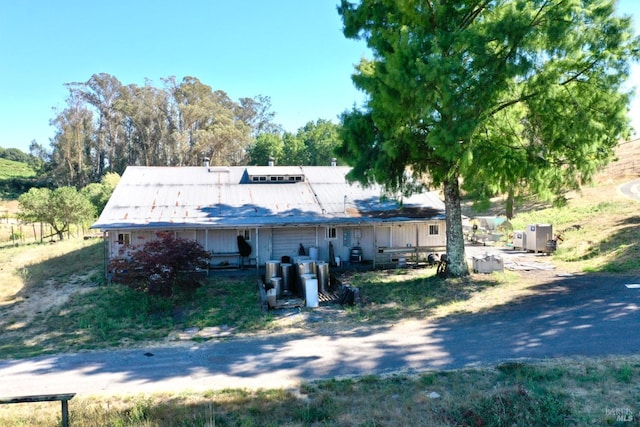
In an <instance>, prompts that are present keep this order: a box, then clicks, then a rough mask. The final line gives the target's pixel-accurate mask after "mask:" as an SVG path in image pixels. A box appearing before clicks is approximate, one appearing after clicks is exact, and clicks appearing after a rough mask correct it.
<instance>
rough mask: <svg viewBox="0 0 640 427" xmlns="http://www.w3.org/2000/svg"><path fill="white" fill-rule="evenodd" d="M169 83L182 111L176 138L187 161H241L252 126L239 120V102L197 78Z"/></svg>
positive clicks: (226, 162)
mask: <svg viewBox="0 0 640 427" xmlns="http://www.w3.org/2000/svg"><path fill="white" fill-rule="evenodd" d="M169 84H170V86H172V95H173V97H174V99H175V101H176V105H177V109H178V114H179V116H178V120H177V129H176V131H175V132H174V139H175V140H176V142H177V144H178V145H179V146H180V147H181V148H182V150H183V152H184V158H185V162H186V163H187V164H196V163H197V162H199V161H201V159H202V157H209V158H211V160H212V162H213V163H215V164H235V163H238V162H241V161H242V160H243V159H244V155H245V149H246V147H247V146H248V144H249V142H250V128H249V126H247V125H246V124H245V123H243V122H242V121H241V120H238V119H237V115H236V111H235V110H236V108H237V104H236V103H234V102H233V101H232V100H231V99H230V98H229V96H228V95H227V94H226V93H225V92H223V91H215V92H214V91H213V90H212V89H211V87H210V86H208V85H205V84H204V83H202V82H201V81H200V80H198V79H197V78H195V77H185V78H184V79H183V80H182V82H181V83H180V84H176V83H175V81H173V82H171V81H169Z"/></svg>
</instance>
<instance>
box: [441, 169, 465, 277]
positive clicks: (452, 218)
mask: <svg viewBox="0 0 640 427" xmlns="http://www.w3.org/2000/svg"><path fill="white" fill-rule="evenodd" d="M444 206H445V215H446V224H447V258H448V261H449V266H448V267H449V274H450V276H452V277H462V276H467V275H468V274H469V266H468V265H467V258H466V255H465V253H464V234H463V232H462V209H461V207H460V187H459V184H458V177H457V176H455V177H452V178H449V179H447V180H445V182H444Z"/></svg>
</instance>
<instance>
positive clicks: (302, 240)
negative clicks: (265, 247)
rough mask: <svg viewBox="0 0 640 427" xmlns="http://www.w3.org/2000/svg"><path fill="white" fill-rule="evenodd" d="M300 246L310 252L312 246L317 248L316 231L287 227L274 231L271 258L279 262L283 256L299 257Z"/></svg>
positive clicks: (313, 229)
mask: <svg viewBox="0 0 640 427" xmlns="http://www.w3.org/2000/svg"><path fill="white" fill-rule="evenodd" d="M300 244H302V246H304V250H305V251H306V252H307V254H308V252H309V247H310V246H317V240H316V229H315V228H307V227H286V228H274V229H272V253H271V258H272V259H275V260H279V259H280V258H282V257H283V256H289V257H291V258H293V257H295V256H297V255H298V249H299V247H300Z"/></svg>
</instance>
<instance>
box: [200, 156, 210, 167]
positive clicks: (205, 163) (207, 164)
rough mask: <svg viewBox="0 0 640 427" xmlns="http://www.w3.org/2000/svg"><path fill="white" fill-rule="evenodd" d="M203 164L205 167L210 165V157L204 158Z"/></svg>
mask: <svg viewBox="0 0 640 427" xmlns="http://www.w3.org/2000/svg"><path fill="white" fill-rule="evenodd" d="M202 166H204V167H205V168H208V167H209V158H208V157H205V158H204V159H202Z"/></svg>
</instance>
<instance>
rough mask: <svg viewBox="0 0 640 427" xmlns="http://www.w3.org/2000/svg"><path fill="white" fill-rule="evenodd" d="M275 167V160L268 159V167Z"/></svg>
mask: <svg viewBox="0 0 640 427" xmlns="http://www.w3.org/2000/svg"><path fill="white" fill-rule="evenodd" d="M273 165H275V159H274V158H273V157H269V166H273Z"/></svg>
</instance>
